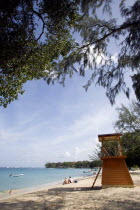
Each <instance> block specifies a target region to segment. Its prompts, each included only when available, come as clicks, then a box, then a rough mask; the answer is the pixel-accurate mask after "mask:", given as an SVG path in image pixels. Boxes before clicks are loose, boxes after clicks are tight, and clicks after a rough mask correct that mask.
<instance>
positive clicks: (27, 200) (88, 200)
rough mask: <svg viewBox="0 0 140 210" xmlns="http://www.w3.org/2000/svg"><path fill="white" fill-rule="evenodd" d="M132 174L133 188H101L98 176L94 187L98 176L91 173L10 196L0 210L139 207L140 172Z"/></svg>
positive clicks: (79, 209) (0, 201)
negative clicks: (94, 182) (62, 182)
mask: <svg viewBox="0 0 140 210" xmlns="http://www.w3.org/2000/svg"><path fill="white" fill-rule="evenodd" d="M131 176H132V179H133V181H134V184H135V187H134V188H107V189H102V187H101V176H99V177H98V179H97V181H96V184H95V186H94V188H93V189H92V190H91V186H92V184H93V181H94V178H95V177H93V176H90V177H86V178H83V179H81V180H79V181H78V183H71V184H67V185H56V186H53V187H49V188H45V189H40V190H35V191H32V192H28V193H24V194H22V195H11V196H9V197H8V198H6V199H3V200H0V209H1V210H10V209H14V210H17V209H18V210H19V209H26V210H34V209H39V210H57V209H63V210H73V209H76V210H81V209H102V210H109V209H110V210H115V209H120V210H126V209H140V172H139V173H135V172H132V173H131Z"/></svg>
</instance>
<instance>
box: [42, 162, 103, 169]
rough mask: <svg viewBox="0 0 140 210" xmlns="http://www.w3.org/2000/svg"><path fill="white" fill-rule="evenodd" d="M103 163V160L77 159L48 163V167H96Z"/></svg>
mask: <svg viewBox="0 0 140 210" xmlns="http://www.w3.org/2000/svg"><path fill="white" fill-rule="evenodd" d="M100 165H101V160H94V161H88V160H84V161H76V162H57V163H54V162H53V163H50V162H49V163H46V164H45V167H46V168H94V167H99V166H100Z"/></svg>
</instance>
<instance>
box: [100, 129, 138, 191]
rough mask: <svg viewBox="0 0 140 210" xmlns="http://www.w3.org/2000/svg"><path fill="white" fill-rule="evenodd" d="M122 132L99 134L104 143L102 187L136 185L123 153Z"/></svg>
mask: <svg viewBox="0 0 140 210" xmlns="http://www.w3.org/2000/svg"><path fill="white" fill-rule="evenodd" d="M121 136H122V134H120V133H115V134H103V135H98V139H99V141H100V142H101V143H102V147H101V160H102V161H103V166H102V187H103V188H107V187H134V183H133V181H132V178H131V176H130V173H129V170H128V168H127V165H126V162H125V158H126V156H123V155H122V145H121Z"/></svg>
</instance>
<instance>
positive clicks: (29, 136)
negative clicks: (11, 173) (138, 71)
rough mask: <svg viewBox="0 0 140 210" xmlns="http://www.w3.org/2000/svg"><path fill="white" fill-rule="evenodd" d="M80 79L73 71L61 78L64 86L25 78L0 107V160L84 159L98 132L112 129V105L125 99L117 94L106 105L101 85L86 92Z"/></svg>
mask: <svg viewBox="0 0 140 210" xmlns="http://www.w3.org/2000/svg"><path fill="white" fill-rule="evenodd" d="M85 82H86V79H85V78H81V77H78V76H75V77H73V78H72V79H67V80H66V86H65V87H62V86H61V85H59V84H56V85H53V86H48V85H47V84H46V83H45V82H44V81H42V80H40V81H37V80H36V81H32V82H28V83H26V84H25V90H26V91H25V93H24V95H21V96H20V97H19V100H17V101H14V102H13V103H11V104H10V105H9V106H8V107H7V108H6V109H4V108H2V107H1V108H0V116H1V117H0V165H1V166H10V167H21V166H24V167H30V166H32V167H43V166H44V164H45V163H46V162H50V161H51V162H52V161H77V160H88V159H89V155H90V154H92V152H93V150H94V148H95V146H96V144H97V143H98V134H103V133H112V132H114V128H113V123H114V122H115V120H116V119H117V112H116V110H115V109H116V107H117V106H119V105H120V104H121V103H123V104H126V105H127V104H128V103H129V100H128V99H127V98H126V96H125V95H124V94H120V95H119V96H118V97H117V98H116V105H114V106H113V107H112V106H111V104H110V102H109V100H108V99H107V98H106V96H105V90H104V89H103V88H100V87H98V86H97V87H95V86H94V85H92V86H91V87H90V88H89V90H88V91H87V92H86V91H85V90H84V88H83V87H82V86H83V85H84V84H85ZM128 82H130V81H128ZM132 97H134V96H133V93H132Z"/></svg>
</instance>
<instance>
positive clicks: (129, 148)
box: [115, 101, 140, 167]
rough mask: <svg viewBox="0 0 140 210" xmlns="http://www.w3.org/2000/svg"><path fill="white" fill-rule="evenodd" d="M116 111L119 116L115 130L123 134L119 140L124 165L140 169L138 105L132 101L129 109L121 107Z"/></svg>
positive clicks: (139, 118) (139, 115)
mask: <svg viewBox="0 0 140 210" xmlns="http://www.w3.org/2000/svg"><path fill="white" fill-rule="evenodd" d="M117 110H118V114H119V116H118V120H117V121H116V123H115V128H116V129H117V131H120V132H123V133H124V135H123V136H122V138H121V139H122V148H123V154H124V155H126V156H127V159H126V163H127V165H128V166H129V167H133V166H134V165H138V166H139V167H140V104H139V103H137V102H135V101H133V102H132V103H131V104H130V105H129V107H125V106H124V105H122V106H121V107H120V108H118V109H117Z"/></svg>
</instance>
